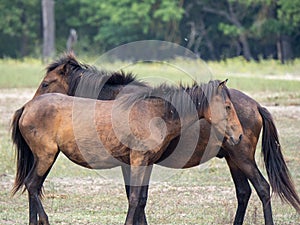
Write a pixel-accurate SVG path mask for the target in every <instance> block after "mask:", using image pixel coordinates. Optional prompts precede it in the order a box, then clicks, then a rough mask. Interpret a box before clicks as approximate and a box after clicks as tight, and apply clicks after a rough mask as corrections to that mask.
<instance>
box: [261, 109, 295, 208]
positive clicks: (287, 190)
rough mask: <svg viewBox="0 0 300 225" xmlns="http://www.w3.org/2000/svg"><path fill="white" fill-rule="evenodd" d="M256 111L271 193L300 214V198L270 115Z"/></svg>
mask: <svg viewBox="0 0 300 225" xmlns="http://www.w3.org/2000/svg"><path fill="white" fill-rule="evenodd" d="M258 110H259V113H260V115H261V116H262V119H263V133H262V154H263V158H264V162H265V166H266V170H267V174H268V177H269V181H270V184H271V187H272V192H273V193H275V194H278V195H279V197H280V199H281V200H283V201H285V202H287V203H290V204H291V205H292V206H293V207H294V208H295V209H296V210H297V212H299V213H300V198H299V196H298V194H297V192H296V189H295V186H294V184H293V181H292V178H291V175H290V172H289V169H288V167H287V165H286V162H285V160H284V158H283V155H282V151H281V145H280V143H279V138H278V133H277V129H276V126H275V124H274V121H273V119H272V116H271V113H270V112H269V111H268V110H267V109H266V108H264V107H261V106H259V107H258Z"/></svg>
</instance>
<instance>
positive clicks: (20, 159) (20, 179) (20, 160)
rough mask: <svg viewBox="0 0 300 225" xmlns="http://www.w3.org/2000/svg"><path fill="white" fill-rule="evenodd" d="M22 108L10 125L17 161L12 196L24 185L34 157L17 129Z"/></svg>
mask: <svg viewBox="0 0 300 225" xmlns="http://www.w3.org/2000/svg"><path fill="white" fill-rule="evenodd" d="M24 108H25V107H24V106H23V107H22V108H20V109H18V110H17V111H16V112H15V114H14V116H13V120H12V123H11V132H12V133H11V138H12V141H13V144H14V145H15V149H16V159H17V172H16V178H15V184H14V187H13V190H12V193H13V195H14V194H15V193H16V192H17V191H19V190H20V189H21V188H22V186H23V185H24V181H25V179H26V177H27V175H28V173H29V172H30V170H31V168H32V167H33V163H34V157H33V154H32V152H31V150H30V148H29V146H28V145H27V143H26V141H25V140H24V138H23V136H22V134H21V132H20V129H19V120H20V118H21V116H22V113H23V111H24Z"/></svg>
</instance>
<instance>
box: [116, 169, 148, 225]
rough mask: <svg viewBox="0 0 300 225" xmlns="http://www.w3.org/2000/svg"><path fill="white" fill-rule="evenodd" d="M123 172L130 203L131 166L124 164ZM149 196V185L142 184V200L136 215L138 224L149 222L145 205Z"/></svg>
mask: <svg viewBox="0 0 300 225" xmlns="http://www.w3.org/2000/svg"><path fill="white" fill-rule="evenodd" d="M122 173H123V178H124V183H125V190H126V196H127V200H128V203H129V197H130V166H129V165H128V166H127V165H126V166H122ZM133 188H134V187H133ZM147 198H148V186H142V189H141V197H140V201H139V203H138V206H139V209H137V211H136V213H135V217H137V220H138V221H139V222H138V224H147V220H146V214H145V207H146V202H147Z"/></svg>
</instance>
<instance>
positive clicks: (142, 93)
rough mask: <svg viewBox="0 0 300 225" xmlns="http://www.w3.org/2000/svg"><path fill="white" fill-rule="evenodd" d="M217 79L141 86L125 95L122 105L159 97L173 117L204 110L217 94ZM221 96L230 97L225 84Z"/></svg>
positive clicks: (127, 105)
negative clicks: (185, 84) (175, 84)
mask: <svg viewBox="0 0 300 225" xmlns="http://www.w3.org/2000/svg"><path fill="white" fill-rule="evenodd" d="M219 85H220V81H219V80H212V81H210V82H209V83H203V84H197V83H194V84H192V85H189V86H183V85H179V86H170V85H166V84H162V85H159V86H157V87H153V88H151V87H148V88H142V89H140V90H139V91H137V92H135V93H133V94H130V95H128V96H126V99H125V101H124V102H123V106H124V107H129V106H131V105H132V104H134V103H135V102H137V101H140V100H146V99H151V100H153V99H161V100H164V101H165V107H166V112H168V113H169V112H172V115H173V117H174V116H175V117H178V116H185V115H188V114H191V113H195V110H197V111H201V110H205V109H207V108H208V106H209V102H210V100H211V99H212V98H213V97H214V96H215V95H217V94H218V87H219ZM221 94H222V97H223V99H224V100H225V99H226V98H229V99H230V94H229V90H228V89H227V87H226V86H224V87H223V88H222V93H221Z"/></svg>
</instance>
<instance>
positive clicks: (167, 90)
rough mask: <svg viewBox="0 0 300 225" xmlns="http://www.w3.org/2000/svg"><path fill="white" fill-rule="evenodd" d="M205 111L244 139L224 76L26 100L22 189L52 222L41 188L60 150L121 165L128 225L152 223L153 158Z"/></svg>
mask: <svg viewBox="0 0 300 225" xmlns="http://www.w3.org/2000/svg"><path fill="white" fill-rule="evenodd" d="M15 116H19V115H18V112H17V113H16V115H15ZM199 118H205V119H206V120H207V121H208V122H209V123H211V124H213V125H214V128H215V129H216V131H217V133H219V134H221V135H225V136H224V137H225V139H226V140H227V142H228V143H229V144H230V145H231V144H232V145H235V144H238V143H239V141H240V139H241V135H242V128H241V125H240V122H239V119H238V117H237V115H236V113H235V110H234V107H233V105H232V103H231V101H230V97H229V93H228V89H227V88H226V86H225V81H224V82H219V81H211V82H209V83H208V84H203V85H201V86H198V85H194V86H192V87H188V88H185V89H183V88H182V87H179V88H174V87H169V86H166V85H162V86H159V87H157V88H149V87H148V88H143V89H141V90H139V91H136V92H133V93H132V94H127V95H125V94H124V95H123V96H122V97H120V98H118V99H117V100H111V101H100V100H94V99H87V98H78V97H70V96H67V95H62V94H58V93H50V94H44V95H41V96H36V97H35V98H33V100H31V101H30V102H28V103H27V104H26V105H25V106H24V107H23V112H22V115H21V116H20V117H18V119H17V120H18V122H17V124H16V126H15V127H14V130H13V132H14V136H15V135H16V134H17V133H18V135H19V140H18V141H24V140H25V141H26V143H27V144H25V143H23V147H24V146H25V148H26V151H27V152H26V151H25V150H24V148H23V149H22V147H20V146H18V147H20V148H19V149H18V150H19V151H18V168H17V170H18V171H17V178H16V187H15V191H17V190H18V189H20V188H21V187H22V186H23V185H25V187H26V189H27V191H28V193H29V212H30V224H37V223H38V222H39V224H49V222H48V217H47V214H46V213H45V211H44V209H43V206H42V203H41V201H40V194H41V188H42V184H43V182H44V180H45V179H46V177H47V175H48V173H49V171H50V169H51V167H52V165H53V163H54V162H55V160H56V158H57V156H58V154H59V152H63V153H64V154H65V155H66V156H67V157H68V158H69V159H70V160H71V161H73V162H75V163H77V164H79V165H81V166H84V167H87V168H91V169H107V168H112V167H116V166H122V168H123V171H124V170H126V171H127V172H129V176H128V179H125V181H126V185H127V187H128V199H129V209H128V213H127V218H126V222H125V224H140V223H146V218H145V216H144V215H143V214H142V213H143V211H144V207H141V206H140V202H141V201H144V200H145V199H142V200H141V198H142V195H147V190H148V184H149V179H150V174H151V169H152V165H153V164H154V163H155V162H156V161H158V159H159V158H160V157H161V155H162V154H163V152H164V151H165V149H166V147H167V146H168V145H169V143H170V141H171V140H173V139H174V138H175V137H177V136H179V135H180V134H181V132H182V129H187V128H188V127H189V126H190V125H191V124H194V123H195V122H196V121H198V120H199ZM15 119H16V117H15ZM15 119H14V121H16V120H15ZM17 144H18V142H17ZM29 150H30V151H29ZM144 206H145V205H144ZM140 211H141V212H140ZM140 215H143V218H142V220H143V221H140V217H141V216H140Z"/></svg>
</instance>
